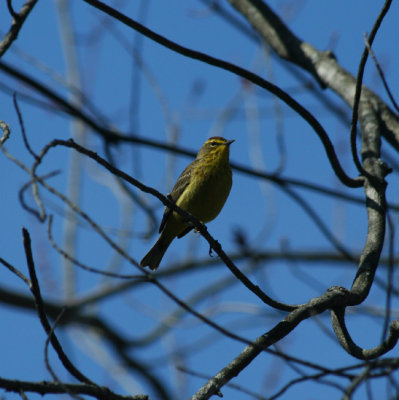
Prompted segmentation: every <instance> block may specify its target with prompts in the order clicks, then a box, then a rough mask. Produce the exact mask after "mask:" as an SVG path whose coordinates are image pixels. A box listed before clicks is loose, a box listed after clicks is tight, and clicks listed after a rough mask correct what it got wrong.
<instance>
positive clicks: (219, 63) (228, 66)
mask: <svg viewBox="0 0 399 400" xmlns="http://www.w3.org/2000/svg"><path fill="white" fill-rule="evenodd" d="M83 1H85V2H86V3H88V4H90V5H92V6H93V7H95V8H97V9H99V10H101V11H103V12H104V13H106V14H108V15H109V16H111V17H113V18H115V19H117V20H118V21H120V22H122V23H123V24H125V25H127V26H129V27H130V28H132V29H135V30H137V31H139V32H140V33H142V34H143V35H145V36H147V37H148V38H150V39H151V40H153V41H155V42H157V43H159V44H161V45H162V46H165V47H167V48H169V49H171V50H173V51H175V52H177V53H179V54H182V55H184V56H186V57H189V58H193V59H195V60H199V61H202V62H205V63H207V64H210V65H213V66H215V67H218V68H221V69H224V70H226V71H230V72H232V73H233V74H235V75H237V76H240V77H242V78H244V79H247V80H248V81H250V82H252V83H254V84H255V85H257V86H260V87H262V88H263V89H266V90H267V91H269V92H271V93H273V94H274V95H275V96H277V97H278V98H279V99H281V100H282V101H284V103H286V104H287V105H288V106H289V107H290V108H292V109H293V110H294V111H296V112H297V113H298V114H299V115H300V116H301V117H302V118H303V119H304V120H305V121H306V122H307V123H308V124H309V125H310V126H311V127H312V128H313V129H314V131H315V132H316V133H317V135H318V137H319V139H320V140H321V142H322V144H323V146H324V149H325V151H326V154H327V157H328V159H329V161H330V164H331V166H332V168H333V170H334V172H335V174H336V175H337V177H338V178H339V180H340V181H341V182H342V183H343V184H344V185H346V186H348V187H352V188H357V187H361V186H362V185H363V181H362V179H359V178H357V179H352V178H350V177H349V176H348V175H347V174H346V173H345V171H344V170H343V168H342V166H341V164H340V163H339V161H338V158H337V155H336V153H335V150H334V146H333V145H332V143H331V140H330V138H329V137H328V134H327V132H326V131H325V130H324V128H323V127H322V126H321V124H320V123H319V121H318V120H317V119H316V118H315V117H314V116H313V115H312V114H311V113H310V112H309V111H308V110H307V109H305V108H304V107H303V106H302V105H301V104H299V103H298V102H297V101H296V100H294V99H293V98H292V97H291V96H290V95H289V94H288V93H286V92H284V91H283V90H281V89H280V88H279V87H278V86H276V85H274V84H272V83H270V82H268V81H266V80H265V79H263V78H261V77H260V76H258V75H256V74H254V73H252V72H250V71H248V70H246V69H244V68H241V67H239V66H237V65H234V64H232V63H229V62H227V61H223V60H220V59H217V58H215V57H212V56H209V55H207V54H204V53H201V52H199V51H195V50H191V49H188V48H186V47H183V46H181V45H179V44H177V43H174V42H172V41H171V40H169V39H167V38H165V37H163V36H161V35H158V34H157V33H155V32H153V31H151V30H150V29H148V28H146V27H145V26H143V25H141V24H139V23H138V22H136V21H134V20H132V19H131V18H128V17H127V16H125V15H123V14H121V13H120V12H118V11H116V10H115V9H113V8H111V7H109V6H107V5H106V4H104V3H102V2H100V1H98V0H83Z"/></svg>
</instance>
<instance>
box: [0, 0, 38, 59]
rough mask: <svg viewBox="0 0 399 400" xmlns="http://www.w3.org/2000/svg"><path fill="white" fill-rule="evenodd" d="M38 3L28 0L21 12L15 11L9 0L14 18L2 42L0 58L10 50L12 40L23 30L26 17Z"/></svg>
mask: <svg viewBox="0 0 399 400" xmlns="http://www.w3.org/2000/svg"><path fill="white" fill-rule="evenodd" d="M36 3H37V0H26V2H25V4H24V5H23V6H22V7H21V10H20V11H19V13H15V12H14V10H13V9H12V7H11V6H10V3H9V2H7V4H8V5H9V10H10V12H11V14H12V16H13V18H14V19H13V21H12V24H11V28H10V30H9V31H8V33H7V35H6V36H5V37H4V39H3V40H2V41H1V42H0V58H1V57H2V56H3V55H4V53H5V52H6V51H7V50H8V48H9V47H10V46H11V44H12V42H13V41H14V40H16V39H17V37H18V33H19V31H20V30H21V28H22V25H23V23H24V22H25V20H26V18H27V17H28V15H29V13H30V12H31V11H32V8H33V7H34V6H35V4H36Z"/></svg>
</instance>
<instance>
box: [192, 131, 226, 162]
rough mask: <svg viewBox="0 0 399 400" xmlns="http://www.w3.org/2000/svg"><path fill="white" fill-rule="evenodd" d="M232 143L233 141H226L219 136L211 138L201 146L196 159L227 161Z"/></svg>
mask: <svg viewBox="0 0 399 400" xmlns="http://www.w3.org/2000/svg"><path fill="white" fill-rule="evenodd" d="M233 142H234V140H226V139H225V138H223V137H221V136H213V137H211V138H209V139H208V140H207V141H206V142H205V143H204V144H203V145H202V147H201V148H200V150H199V152H198V154H197V158H203V157H206V158H208V157H210V158H218V159H223V160H226V161H227V160H228V159H229V149H230V145H231V144H232V143H233Z"/></svg>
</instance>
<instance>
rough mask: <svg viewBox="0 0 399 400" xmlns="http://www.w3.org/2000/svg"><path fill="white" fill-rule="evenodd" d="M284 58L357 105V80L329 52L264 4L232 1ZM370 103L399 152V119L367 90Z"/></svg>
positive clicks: (250, 0)
mask: <svg viewBox="0 0 399 400" xmlns="http://www.w3.org/2000/svg"><path fill="white" fill-rule="evenodd" d="M228 1H229V2H230V3H231V5H232V6H233V7H235V8H236V9H237V11H238V12H240V13H241V14H242V15H243V16H244V17H245V18H246V19H247V20H248V22H249V23H250V24H251V25H252V27H253V28H254V29H255V30H256V31H257V32H258V33H259V35H260V36H261V38H262V39H263V40H264V41H265V42H266V43H268V44H269V45H270V46H271V47H272V48H273V50H274V51H275V52H276V53H277V54H278V55H279V56H280V57H282V58H284V59H286V60H288V61H289V62H291V63H293V64H296V65H298V66H299V67H301V68H303V69H305V70H306V71H308V72H309V73H311V74H312V76H313V77H314V78H315V79H316V80H317V81H318V82H321V83H322V86H323V87H328V88H330V89H332V90H333V91H334V92H335V93H337V94H338V95H339V96H340V97H341V98H342V99H343V100H344V101H345V102H346V103H347V104H348V105H349V106H350V107H351V108H353V105H354V97H355V90H356V78H355V77H354V76H353V75H352V74H350V73H349V72H348V71H346V70H345V69H344V68H342V67H341V66H340V65H339V64H338V62H337V60H336V59H335V57H334V55H333V54H332V53H331V52H329V51H325V52H322V51H319V50H317V49H316V48H314V47H313V46H312V45H311V44H310V43H306V42H304V41H303V40H301V39H299V38H298V37H297V36H295V34H294V33H293V32H291V31H290V30H289V28H288V27H287V25H285V24H284V23H283V21H282V20H281V19H280V18H279V17H278V15H277V14H275V13H274V12H273V10H272V9H271V8H269V6H268V5H267V4H266V3H265V2H263V1H261V0H228ZM362 99H367V100H368V101H370V102H371V103H372V104H373V107H374V110H375V112H376V113H377V114H378V116H379V118H380V120H381V122H382V124H381V125H382V135H383V136H384V137H385V139H386V140H387V141H388V142H389V143H390V144H391V146H392V147H394V148H395V149H396V150H399V125H398V116H397V115H396V114H395V113H394V112H393V111H392V110H391V109H390V108H389V107H388V105H387V104H385V103H384V102H383V101H382V100H381V99H380V97H378V96H377V95H376V94H375V93H373V92H372V91H371V90H370V89H368V88H367V87H365V86H363V88H362V93H361V100H362Z"/></svg>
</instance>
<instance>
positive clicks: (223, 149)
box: [140, 136, 234, 271]
mask: <svg viewBox="0 0 399 400" xmlns="http://www.w3.org/2000/svg"><path fill="white" fill-rule="evenodd" d="M233 142H234V140H226V139H225V138H223V137H221V136H213V137H211V138H209V139H208V140H206V141H205V143H204V144H203V145H202V147H201V148H200V150H199V151H198V153H197V157H196V158H195V160H194V161H193V162H192V163H190V164H189V165H188V166H187V167H186V168H185V169H184V171H183V172H182V173H181V175H180V176H179V178H178V179H177V181H176V184H175V185H174V187H173V189H172V192H171V193H170V194H168V195H167V197H168V198H169V199H170V200H172V201H174V202H175V204H176V205H177V206H178V207H180V208H181V209H183V210H184V211H187V212H188V213H190V214H192V215H193V216H195V217H196V218H197V219H198V220H200V221H201V222H202V223H207V222H210V221H212V220H213V219H215V218H216V217H217V216H218V214H219V213H220V211H221V210H222V208H223V206H224V204H225V202H226V200H227V197H228V196H229V194H230V190H231V186H232V172H231V167H230V162H229V154H230V145H231V144H232V143H233ZM193 228H194V226H193V225H192V223H190V222H189V221H187V220H185V219H184V218H183V217H182V216H181V215H179V214H178V213H177V212H175V211H173V210H171V209H170V208H169V207H166V208H165V211H164V214H163V217H162V221H161V224H160V227H159V233H160V236H159V238H158V240H157V241H156V243H155V244H154V246H153V247H152V248H151V249H150V251H149V252H148V253H147V254H146V255H145V256H144V257H143V259H142V260H141V262H140V266H141V267H149V268H150V269H151V270H153V271H155V270H156V269H157V268H158V266H159V264H160V263H161V261H162V258H163V256H164V254H165V252H166V250H167V249H168V247H169V245H170V244H171V243H172V241H173V240H174V239H175V238H176V237H177V238H178V239H180V238H181V237H183V236H184V235H186V234H187V233H188V232H190V231H191V230H192V229H193Z"/></svg>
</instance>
